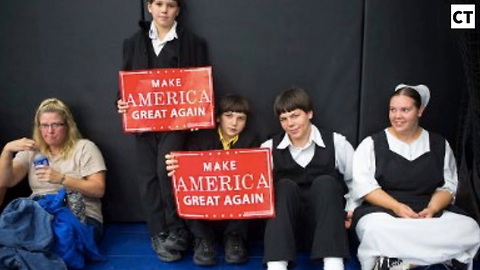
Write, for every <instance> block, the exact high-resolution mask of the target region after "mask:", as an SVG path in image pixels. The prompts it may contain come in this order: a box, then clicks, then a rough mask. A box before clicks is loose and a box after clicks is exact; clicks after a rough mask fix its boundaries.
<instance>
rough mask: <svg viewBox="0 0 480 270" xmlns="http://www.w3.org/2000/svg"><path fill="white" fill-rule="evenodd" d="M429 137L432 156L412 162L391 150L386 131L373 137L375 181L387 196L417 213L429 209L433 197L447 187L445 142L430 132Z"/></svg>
mask: <svg viewBox="0 0 480 270" xmlns="http://www.w3.org/2000/svg"><path fill="white" fill-rule="evenodd" d="M429 136H430V152H427V153H424V154H423V155H421V156H420V157H418V158H416V159H415V160H412V161H409V160H407V159H405V158H404V157H402V156H400V155H399V154H397V153H395V152H393V151H391V150H390V149H389V147H388V142H387V137H386V134H385V132H384V131H383V132H380V133H377V134H375V135H373V136H372V139H373V142H374V149H375V167H376V171H375V179H377V182H378V183H379V185H380V186H381V187H382V189H383V190H384V191H385V192H387V193H388V194H389V195H390V196H392V197H393V198H395V199H396V200H397V201H399V202H401V203H404V204H406V205H408V206H409V207H410V208H412V209H413V210H414V211H416V212H419V211H421V210H423V209H424V208H425V207H427V205H428V203H429V201H430V198H431V196H432V194H433V193H435V191H436V189H437V188H439V187H441V186H443V185H444V184H445V180H444V178H443V165H444V159H445V139H444V138H442V137H441V136H439V135H437V134H435V133H431V132H430V133H429Z"/></svg>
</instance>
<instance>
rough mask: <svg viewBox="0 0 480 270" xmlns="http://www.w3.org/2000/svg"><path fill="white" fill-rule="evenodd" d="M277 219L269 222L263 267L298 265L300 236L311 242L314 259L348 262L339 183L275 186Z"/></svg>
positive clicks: (323, 181) (331, 180) (318, 180)
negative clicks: (282, 263)
mask: <svg viewBox="0 0 480 270" xmlns="http://www.w3.org/2000/svg"><path fill="white" fill-rule="evenodd" d="M274 188H275V210H276V213H275V214H276V217H275V218H272V219H269V220H267V224H266V229H265V238H264V248H265V250H264V263H267V262H269V261H288V262H289V264H290V265H294V264H295V260H296V254H297V246H296V242H297V240H298V239H297V237H298V232H300V231H301V232H302V234H303V235H304V236H305V239H307V240H308V239H310V241H311V245H310V246H311V259H312V260H320V259H323V258H325V257H341V258H348V257H349V250H348V237H347V230H346V229H345V223H344V221H345V210H344V207H345V199H344V197H343V194H344V192H343V188H342V186H341V185H340V182H339V181H338V180H336V179H335V178H333V177H331V176H320V177H318V178H316V179H315V180H314V181H313V182H312V184H311V185H302V186H299V185H297V183H295V182H293V181H292V180H289V179H280V180H278V181H276V182H275V183H274Z"/></svg>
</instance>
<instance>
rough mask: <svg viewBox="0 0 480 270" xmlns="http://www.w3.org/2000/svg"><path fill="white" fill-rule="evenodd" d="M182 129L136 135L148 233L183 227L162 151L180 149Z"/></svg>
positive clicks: (139, 175)
mask: <svg viewBox="0 0 480 270" xmlns="http://www.w3.org/2000/svg"><path fill="white" fill-rule="evenodd" d="M185 134H186V133H185V132H184V131H174V132H151V133H142V134H138V135H136V136H135V138H136V140H135V141H136V151H137V158H138V160H137V162H138V180H137V183H138V187H139V191H140V199H141V200H142V206H143V209H144V212H145V219H146V222H147V226H148V229H149V231H150V235H152V236H153V235H156V234H158V233H160V232H169V231H172V230H176V229H180V228H185V223H184V221H183V220H182V219H181V218H180V217H178V214H177V210H176V206H175V200H174V195H173V189H172V182H171V180H170V178H169V177H168V175H167V171H166V166H165V155H166V154H167V153H170V152H171V151H180V150H183V146H184V140H185Z"/></svg>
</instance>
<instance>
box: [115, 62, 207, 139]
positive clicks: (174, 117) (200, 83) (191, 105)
mask: <svg viewBox="0 0 480 270" xmlns="http://www.w3.org/2000/svg"><path fill="white" fill-rule="evenodd" d="M119 75H120V91H121V94H122V99H123V100H125V101H126V102H127V103H128V104H129V106H130V107H129V109H128V111H127V113H125V114H124V115H123V130H124V131H125V132H146V131H164V130H183V129H192V128H213V127H214V126H215V121H214V102H213V83H212V67H200V68H186V69H185V68H169V69H146V70H135V71H120V72H119Z"/></svg>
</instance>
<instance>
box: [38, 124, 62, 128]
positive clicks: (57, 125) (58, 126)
mask: <svg viewBox="0 0 480 270" xmlns="http://www.w3.org/2000/svg"><path fill="white" fill-rule="evenodd" d="M38 126H39V127H40V129H49V128H52V129H59V128H61V127H63V126H65V123H51V124H39V125H38Z"/></svg>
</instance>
